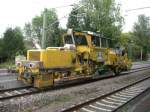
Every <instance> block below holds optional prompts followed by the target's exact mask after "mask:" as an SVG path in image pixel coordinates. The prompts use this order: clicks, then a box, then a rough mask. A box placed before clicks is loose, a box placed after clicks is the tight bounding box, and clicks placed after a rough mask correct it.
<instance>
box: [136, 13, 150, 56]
mask: <svg viewBox="0 0 150 112" xmlns="http://www.w3.org/2000/svg"><path fill="white" fill-rule="evenodd" d="M149 31H150V22H149V17H146V16H145V15H139V16H138V21H137V22H136V23H134V27H133V34H134V38H135V41H136V43H137V45H139V46H140V47H141V52H142V54H143V58H144V59H147V58H148V57H147V56H148V52H150V33H149Z"/></svg>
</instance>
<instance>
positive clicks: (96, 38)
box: [92, 36, 100, 47]
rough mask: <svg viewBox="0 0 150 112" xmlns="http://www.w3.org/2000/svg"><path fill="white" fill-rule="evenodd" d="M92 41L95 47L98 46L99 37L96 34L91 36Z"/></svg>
mask: <svg viewBox="0 0 150 112" xmlns="http://www.w3.org/2000/svg"><path fill="white" fill-rule="evenodd" d="M92 43H93V44H94V45H95V46H96V47H100V38H99V37H97V36H93V37H92Z"/></svg>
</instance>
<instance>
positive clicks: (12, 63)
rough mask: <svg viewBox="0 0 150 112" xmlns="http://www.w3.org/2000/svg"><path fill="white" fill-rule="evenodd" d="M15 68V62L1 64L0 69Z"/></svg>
mask: <svg viewBox="0 0 150 112" xmlns="http://www.w3.org/2000/svg"><path fill="white" fill-rule="evenodd" d="M14 67H15V62H14V61H10V60H9V61H6V62H3V63H0V68H14Z"/></svg>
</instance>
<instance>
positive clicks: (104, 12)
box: [68, 0, 123, 38]
mask: <svg viewBox="0 0 150 112" xmlns="http://www.w3.org/2000/svg"><path fill="white" fill-rule="evenodd" d="M81 6H82V7H81ZM78 7H81V8H79V9H78V11H76V12H78V15H81V14H84V15H83V16H82V17H80V18H78V22H76V23H74V22H72V21H73V17H72V16H71V14H70V16H69V19H68V20H69V21H68V24H72V25H70V26H77V25H76V24H78V26H80V30H84V31H85V30H90V31H94V32H100V33H102V34H103V35H104V36H106V37H109V38H117V37H120V34H121V27H122V23H123V17H122V16H121V15H120V6H119V5H116V4H115V0H90V1H89V0H81V2H80V3H79V4H78ZM72 13H73V12H72ZM71 19H72V21H71Z"/></svg>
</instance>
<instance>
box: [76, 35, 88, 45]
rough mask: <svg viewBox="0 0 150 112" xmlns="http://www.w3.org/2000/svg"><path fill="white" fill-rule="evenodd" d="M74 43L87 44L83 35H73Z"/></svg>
mask: <svg viewBox="0 0 150 112" xmlns="http://www.w3.org/2000/svg"><path fill="white" fill-rule="evenodd" d="M74 39H75V43H76V45H87V40H86V37H85V36H84V35H75V36H74Z"/></svg>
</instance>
